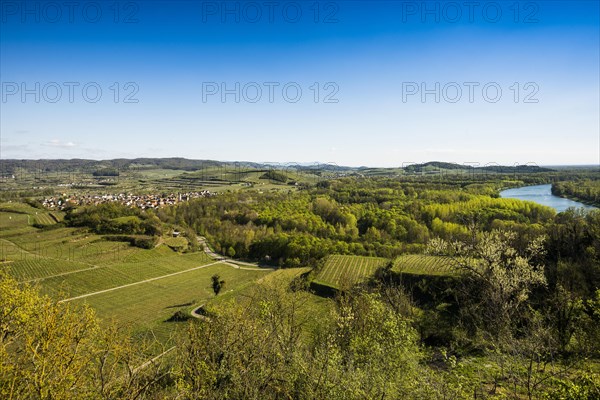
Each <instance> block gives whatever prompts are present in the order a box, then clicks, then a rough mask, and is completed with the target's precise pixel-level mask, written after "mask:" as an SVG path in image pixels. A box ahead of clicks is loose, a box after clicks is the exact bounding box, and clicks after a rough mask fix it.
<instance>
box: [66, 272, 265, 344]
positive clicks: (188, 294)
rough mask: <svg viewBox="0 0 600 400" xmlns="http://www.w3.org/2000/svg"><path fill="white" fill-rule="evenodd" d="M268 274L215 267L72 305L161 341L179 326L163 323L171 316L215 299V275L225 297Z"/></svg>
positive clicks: (96, 296) (89, 298)
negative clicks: (149, 332)
mask: <svg viewBox="0 0 600 400" xmlns="http://www.w3.org/2000/svg"><path fill="white" fill-rule="evenodd" d="M267 273H268V270H265V271H246V270H238V269H234V268H232V267H230V266H227V265H224V264H215V265H211V266H208V267H206V268H202V269H197V270H194V271H190V272H186V273H182V274H179V275H175V276H171V277H167V278H163V279H159V280H155V281H152V282H147V283H141V284H138V285H135V286H130V287H126V288H123V289H118V290H114V291H111V292H106V293H102V294H98V295H95V296H90V297H86V298H83V299H80V300H75V302H77V303H79V304H84V303H85V304H88V305H90V306H92V307H93V308H94V309H95V310H96V312H97V315H98V316H99V317H100V318H102V319H104V320H105V321H114V322H115V323H117V324H118V325H121V326H128V327H130V328H132V329H134V330H136V331H144V330H152V331H153V332H154V333H155V334H156V335H157V336H158V337H159V338H160V339H162V340H166V339H167V338H168V336H169V334H170V333H171V331H173V330H174V328H175V327H176V326H177V325H178V324H177V323H173V322H165V321H166V320H167V319H168V318H169V317H170V316H172V315H173V314H174V313H175V312H176V311H178V310H182V309H183V310H185V311H186V312H189V311H190V310H191V309H193V308H194V306H196V307H197V306H199V305H201V304H203V303H205V302H207V301H208V300H210V299H212V298H214V293H213V291H212V288H211V276H213V275H214V274H219V276H220V277H221V279H223V280H224V281H225V287H224V289H223V290H224V292H223V294H226V293H230V292H231V293H232V292H235V291H236V290H237V289H238V288H239V287H243V286H244V285H247V284H248V283H252V282H254V281H256V280H257V279H259V278H261V277H263V276H264V275H265V274H267ZM219 296H222V294H220V295H219Z"/></svg>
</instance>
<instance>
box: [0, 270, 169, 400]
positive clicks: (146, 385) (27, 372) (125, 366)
mask: <svg viewBox="0 0 600 400" xmlns="http://www.w3.org/2000/svg"><path fill="white" fill-rule="evenodd" d="M0 304H1V305H2V306H1V307H0V398H2V399H55V400H60V399H65V400H66V399H134V398H139V397H140V396H142V395H143V394H145V393H149V392H151V391H152V390H153V389H155V388H156V387H155V386H154V384H155V383H156V381H157V380H158V379H160V378H161V377H162V376H164V373H165V371H164V370H163V369H162V365H161V361H154V362H153V363H151V365H148V366H147V367H145V368H140V367H139V365H140V364H141V361H140V357H139V356H140V355H142V354H144V353H143V351H147V349H142V348H138V347H136V346H134V345H133V342H132V340H131V339H130V338H127V337H125V336H124V335H122V334H121V332H119V331H118V329H117V328H115V327H114V326H101V325H100V323H99V321H98V320H97V319H96V316H95V314H94V312H93V310H92V309H91V308H89V307H78V306H75V305H73V304H72V303H69V302H65V303H57V302H55V301H54V300H52V299H50V298H49V297H47V296H40V295H39V294H38V293H37V291H36V290H35V289H32V288H31V287H28V286H26V285H25V286H22V285H21V286H20V285H19V284H18V283H17V282H16V281H15V280H14V279H12V278H10V277H8V276H6V275H4V274H3V273H2V272H1V271H0ZM146 354H147V353H146ZM156 367H158V368H156Z"/></svg>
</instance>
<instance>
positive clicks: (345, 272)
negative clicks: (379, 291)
mask: <svg viewBox="0 0 600 400" xmlns="http://www.w3.org/2000/svg"><path fill="white" fill-rule="evenodd" d="M387 262H388V260H387V259H385V258H381V257H362V256H346V255H332V256H329V257H328V258H327V261H326V262H325V265H324V266H323V268H322V269H321V271H320V272H319V274H318V275H317V277H316V278H315V282H317V283H320V284H323V285H327V286H331V287H334V288H339V287H341V286H349V285H350V286H351V285H354V284H356V283H359V282H361V281H363V280H365V279H366V278H367V277H369V276H371V275H372V274H373V273H374V272H375V271H376V270H377V268H379V267H382V266H384V265H385V264H386V263H387Z"/></svg>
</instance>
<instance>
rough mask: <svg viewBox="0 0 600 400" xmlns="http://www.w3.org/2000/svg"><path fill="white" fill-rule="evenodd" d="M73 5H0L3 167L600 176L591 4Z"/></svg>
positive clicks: (597, 64)
mask: <svg viewBox="0 0 600 400" xmlns="http://www.w3.org/2000/svg"><path fill="white" fill-rule="evenodd" d="M64 4H65V3H64V2H51V1H27V2H20V1H16V2H15V1H6V0H1V1H0V13H1V14H0V81H1V83H2V86H1V90H2V93H1V94H0V95H1V96H0V97H1V99H0V107H1V119H0V129H1V134H2V135H1V142H0V144H1V157H2V158H94V159H107V158H115V157H141V156H144V157H171V156H180V157H187V158H196V159H217V160H248V161H272V162H288V161H295V162H314V161H320V162H335V163H337V164H341V165H342V164H343V165H351V166H359V165H369V166H398V165H402V164H403V163H408V162H423V161H429V160H443V161H453V162H460V163H462V162H479V163H481V164H486V163H490V162H496V163H499V164H510V165H512V164H515V163H537V164H540V165H556V164H598V163H600V126H599V121H600V116H599V112H600V111H599V110H600V104H599V96H600V95H599V93H600V89H599V74H600V61H599V52H600V50H599V49H600V41H599V36H600V24H599V15H600V11H599V2H598V1H595V0H591V1H579V2H577V1H575V2H561V1H539V2H529V1H520V2H512V1H499V2H493V1H491V2H487V1H479V2H468V1H459V2H452V1H450V2H448V1H441V2H422V1H417V2H412V1H381V2H363V1H338V2H328V1H321V2H314V1H300V2H287V1H273V2H268V1H256V2H252V1H240V2H236V1H227V2H214V1H204V2H202V1H193V0H188V1H169V2H166V1H144V2H128V1H120V2H116V3H113V2H100V1H95V2H94V1H89V2H88V1H79V2H77V6H73V8H71V9H70V8H68V7H67V6H65V5H64ZM115 5H116V7H115ZM84 87H85V88H86V89H85V90H84ZM117 88H118V89H117ZM257 88H259V89H260V92H258V91H257ZM70 89H71V90H72V93H69V91H70ZM98 89H99V90H101V92H102V93H101V96H97V90H98ZM223 89H225V90H226V92H225V93H226V94H225V95H224V96H223ZM24 90H25V91H24ZM59 90H60V92H59ZM298 90H300V91H301V93H300V92H299V91H298ZM498 90H500V91H501V92H498ZM424 91H425V92H424ZM423 93H425V95H423ZM69 94H71V95H72V98H69ZM271 96H272V98H270V97H271ZM236 97H237V98H236ZM470 97H471V98H470ZM236 100H237V101H236Z"/></svg>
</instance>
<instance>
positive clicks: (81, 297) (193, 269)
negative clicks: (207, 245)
mask: <svg viewBox="0 0 600 400" xmlns="http://www.w3.org/2000/svg"><path fill="white" fill-rule="evenodd" d="M216 264H222V263H221V261H215V262H212V263H209V264H204V265H201V266H199V267H194V268H190V269H186V270H183V271H178V272H173V273H172V274H167V275H162V276H156V277H154V278H148V279H144V280H142V281H138V282H133V283H128V284H126V285H121V286H115V287H112V288H110V289H104V290H99V291H97V292H92V293H86V294H82V295H80V296H75V297H71V298H68V299H64V300H60V301H59V303H63V302H66V301H73V300H78V299H83V298H86V297H90V296H95V295H97V294H102V293H108V292H112V291H114V290H119V289H124V288H126V287H131V286H135V285H141V284H142V283H148V282H153V281H157V280H159V279H164V278H169V277H171V276H176V275H180V274H185V273H186V272H192V271H196V270H199V269H202V268H206V267H210V266H211V265H216Z"/></svg>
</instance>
